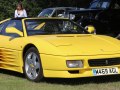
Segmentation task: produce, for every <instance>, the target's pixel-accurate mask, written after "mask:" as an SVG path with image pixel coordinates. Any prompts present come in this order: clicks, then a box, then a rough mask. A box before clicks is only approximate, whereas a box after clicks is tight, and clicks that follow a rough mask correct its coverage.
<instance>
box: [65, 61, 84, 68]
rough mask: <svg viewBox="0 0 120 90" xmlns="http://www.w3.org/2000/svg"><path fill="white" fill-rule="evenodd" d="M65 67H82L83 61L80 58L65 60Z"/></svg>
mask: <svg viewBox="0 0 120 90" xmlns="http://www.w3.org/2000/svg"><path fill="white" fill-rule="evenodd" d="M66 63H67V67H68V68H82V67H83V61H82V60H67V62H66Z"/></svg>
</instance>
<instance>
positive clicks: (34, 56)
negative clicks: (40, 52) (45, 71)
mask: <svg viewBox="0 0 120 90" xmlns="http://www.w3.org/2000/svg"><path fill="white" fill-rule="evenodd" d="M36 59H37V57H36V55H35V54H33V55H32V60H33V61H34V62H36Z"/></svg>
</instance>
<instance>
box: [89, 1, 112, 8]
mask: <svg viewBox="0 0 120 90" xmlns="http://www.w3.org/2000/svg"><path fill="white" fill-rule="evenodd" d="M105 1H106V2H108V4H109V5H108V4H107V6H106V7H102V4H100V3H101V2H102V3H103V2H105ZM95 3H97V4H96V6H94V7H93V6H92V5H93V4H95ZM110 3H111V0H108V1H107V0H93V1H92V2H91V3H90V6H89V8H90V9H108V8H109V6H110ZM99 4H100V6H99Z"/></svg>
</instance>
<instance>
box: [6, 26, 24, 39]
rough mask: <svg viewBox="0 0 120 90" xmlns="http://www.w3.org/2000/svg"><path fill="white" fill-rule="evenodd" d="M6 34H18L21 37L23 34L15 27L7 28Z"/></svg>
mask: <svg viewBox="0 0 120 90" xmlns="http://www.w3.org/2000/svg"><path fill="white" fill-rule="evenodd" d="M6 33H11V34H13V33H15V34H18V35H19V36H21V37H23V33H22V32H21V31H20V30H18V29H16V28H15V27H7V28H6Z"/></svg>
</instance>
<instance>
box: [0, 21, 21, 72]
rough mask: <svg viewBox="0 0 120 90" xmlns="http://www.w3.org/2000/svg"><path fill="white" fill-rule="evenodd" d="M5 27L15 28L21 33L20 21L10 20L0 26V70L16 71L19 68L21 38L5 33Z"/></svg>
mask: <svg viewBox="0 0 120 90" xmlns="http://www.w3.org/2000/svg"><path fill="white" fill-rule="evenodd" d="M7 27H15V28H16V29H18V30H20V31H21V32H22V22H21V20H10V21H8V22H4V23H2V24H1V25H0V68H4V69H10V70H15V71H18V70H19V69H20V68H19V67H20V55H21V46H20V42H21V38H22V37H19V36H18V35H16V34H15V33H13V34H8V33H6V28H7Z"/></svg>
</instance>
